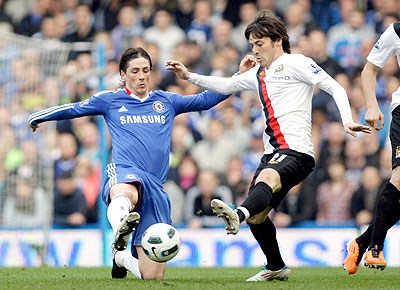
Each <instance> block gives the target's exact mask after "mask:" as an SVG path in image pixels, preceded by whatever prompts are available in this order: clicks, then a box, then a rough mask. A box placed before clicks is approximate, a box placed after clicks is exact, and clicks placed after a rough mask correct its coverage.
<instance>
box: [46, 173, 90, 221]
mask: <svg viewBox="0 0 400 290" xmlns="http://www.w3.org/2000/svg"><path fill="white" fill-rule="evenodd" d="M86 213H87V205H86V200H85V196H84V194H83V192H82V191H81V190H80V189H79V188H78V186H77V184H76V182H75V180H74V178H73V170H68V171H63V172H62V173H61V174H60V175H57V176H56V189H55V191H54V224H55V225H59V226H81V225H84V224H86V217H85V215H86Z"/></svg>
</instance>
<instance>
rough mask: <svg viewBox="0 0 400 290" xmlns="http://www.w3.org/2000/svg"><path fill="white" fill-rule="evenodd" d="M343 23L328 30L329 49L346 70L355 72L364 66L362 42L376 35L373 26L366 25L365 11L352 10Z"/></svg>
mask: <svg viewBox="0 0 400 290" xmlns="http://www.w3.org/2000/svg"><path fill="white" fill-rule="evenodd" d="M343 20H344V22H343V23H340V24H337V25H335V26H333V27H331V28H330V29H329V31H328V43H327V51H328V55H329V56H330V57H332V58H334V59H335V60H336V61H338V62H339V64H340V65H341V66H342V67H343V68H344V69H345V70H346V72H347V73H354V72H355V71H356V70H359V69H360V68H361V66H362V63H363V61H364V60H363V59H362V55H361V49H360V47H361V42H362V40H363V39H364V38H369V37H371V36H372V35H374V31H373V29H372V28H371V27H369V26H367V25H365V17H364V12H362V11H360V10H352V11H351V12H350V13H349V15H348V16H347V17H345V18H344V19H343Z"/></svg>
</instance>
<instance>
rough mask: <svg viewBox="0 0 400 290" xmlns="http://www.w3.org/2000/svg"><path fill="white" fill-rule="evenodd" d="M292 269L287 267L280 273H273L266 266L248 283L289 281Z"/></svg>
mask: <svg viewBox="0 0 400 290" xmlns="http://www.w3.org/2000/svg"><path fill="white" fill-rule="evenodd" d="M289 275H290V269H289V268H288V267H287V266H285V267H283V268H282V269H280V270H278V271H271V270H268V269H267V268H266V266H265V265H264V267H263V268H261V271H260V272H258V273H257V274H255V275H254V276H253V277H250V278H249V279H247V280H246V281H248V282H257V281H271V280H287V279H289Z"/></svg>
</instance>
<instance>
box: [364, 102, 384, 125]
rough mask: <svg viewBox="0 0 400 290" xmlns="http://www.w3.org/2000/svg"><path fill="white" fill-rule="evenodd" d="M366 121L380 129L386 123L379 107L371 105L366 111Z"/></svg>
mask: <svg viewBox="0 0 400 290" xmlns="http://www.w3.org/2000/svg"><path fill="white" fill-rule="evenodd" d="M365 121H366V122H367V123H368V124H370V125H371V127H372V128H374V129H375V130H378V131H379V130H380V129H382V128H383V126H384V125H385V117H384V116H383V114H382V112H381V110H379V107H371V108H369V109H368V110H367V112H366V113H365Z"/></svg>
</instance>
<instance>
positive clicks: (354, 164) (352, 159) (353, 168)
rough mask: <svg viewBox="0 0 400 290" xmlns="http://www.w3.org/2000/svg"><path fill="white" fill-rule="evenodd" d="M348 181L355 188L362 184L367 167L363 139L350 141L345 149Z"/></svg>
mask: <svg viewBox="0 0 400 290" xmlns="http://www.w3.org/2000/svg"><path fill="white" fill-rule="evenodd" d="M344 153H345V166H346V179H347V180H349V182H351V183H353V185H354V186H355V187H358V186H359V185H360V184H361V179H362V172H363V170H364V167H365V166H366V165H367V158H366V157H365V149H364V144H363V141H362V139H361V138H357V139H356V138H354V139H349V140H348V141H347V142H346V145H345V148H344Z"/></svg>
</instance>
